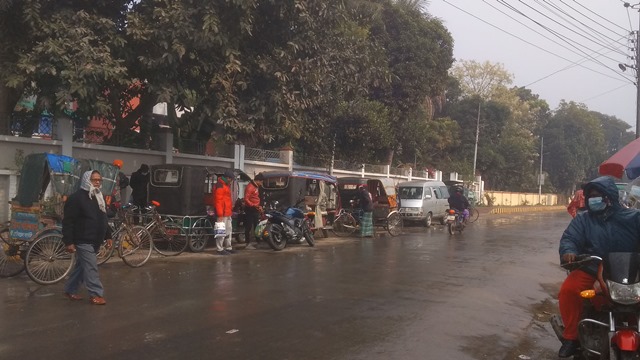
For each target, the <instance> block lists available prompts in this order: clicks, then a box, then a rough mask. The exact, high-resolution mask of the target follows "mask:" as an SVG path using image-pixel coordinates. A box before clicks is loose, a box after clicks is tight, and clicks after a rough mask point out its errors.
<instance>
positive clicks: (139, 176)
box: [129, 164, 150, 209]
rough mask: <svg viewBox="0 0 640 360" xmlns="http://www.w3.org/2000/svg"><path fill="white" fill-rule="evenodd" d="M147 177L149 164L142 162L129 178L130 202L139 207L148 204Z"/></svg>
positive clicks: (141, 207) (148, 176)
mask: <svg viewBox="0 0 640 360" xmlns="http://www.w3.org/2000/svg"><path fill="white" fill-rule="evenodd" d="M149 178H150V175H149V165H147V164H142V165H140V168H139V169H138V170H136V171H135V172H134V173H133V174H131V180H129V186H131V190H132V191H131V199H132V202H133V204H134V205H136V206H137V207H139V208H140V209H143V208H144V207H145V206H147V205H148V204H149V199H148V197H149V191H148V190H149V189H148V187H149Z"/></svg>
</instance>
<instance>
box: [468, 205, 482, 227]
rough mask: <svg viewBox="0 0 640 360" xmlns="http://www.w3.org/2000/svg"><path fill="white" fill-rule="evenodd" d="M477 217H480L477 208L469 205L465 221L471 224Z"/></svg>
mask: <svg viewBox="0 0 640 360" xmlns="http://www.w3.org/2000/svg"><path fill="white" fill-rule="evenodd" d="M478 217H480V212H479V211H478V209H476V208H475V207H469V218H468V219H467V222H468V223H470V224H471V223H473V222H475V221H476V220H478Z"/></svg>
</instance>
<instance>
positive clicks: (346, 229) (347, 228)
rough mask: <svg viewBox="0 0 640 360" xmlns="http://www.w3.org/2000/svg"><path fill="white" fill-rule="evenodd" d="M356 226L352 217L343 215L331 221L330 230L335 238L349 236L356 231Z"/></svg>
mask: <svg viewBox="0 0 640 360" xmlns="http://www.w3.org/2000/svg"><path fill="white" fill-rule="evenodd" d="M357 226H358V224H357V223H356V219H355V218H354V217H353V215H351V214H348V213H345V214H342V215H340V216H338V217H337V218H336V219H335V220H334V221H333V227H332V230H333V233H334V234H336V236H340V237H343V236H350V235H351V234H353V233H354V232H355V231H356V228H357Z"/></svg>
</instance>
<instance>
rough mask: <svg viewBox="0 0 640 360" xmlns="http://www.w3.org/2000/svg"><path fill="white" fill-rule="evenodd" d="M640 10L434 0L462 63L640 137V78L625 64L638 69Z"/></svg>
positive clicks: (559, 1) (535, 1) (515, 0)
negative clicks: (639, 132) (581, 107)
mask: <svg viewBox="0 0 640 360" xmlns="http://www.w3.org/2000/svg"><path fill="white" fill-rule="evenodd" d="M636 1H640V0H636ZM631 4H632V5H633V4H636V2H632V3H631ZM454 6H456V7H458V8H459V9H458V8H456V7H454ZM508 6H511V7H512V8H515V9H516V10H517V11H519V12H521V13H524V15H526V17H525V16H523V15H521V14H520V13H518V12H516V11H514V10H513V9H512V8H510V7H508ZM637 7H638V6H636V9H633V8H625V6H624V2H623V1H622V0H502V1H501V0H431V1H429V3H428V6H427V11H428V12H429V13H430V14H431V15H433V16H435V17H437V18H440V19H441V20H442V21H443V22H444V25H445V26H446V27H447V28H448V29H449V31H450V32H451V34H452V36H453V39H454V42H455V43H454V56H455V58H456V59H460V60H476V61H481V62H483V61H486V60H487V61H491V62H499V63H502V64H503V65H504V67H505V68H506V69H507V70H508V71H509V72H511V73H512V74H513V75H514V83H513V85H515V86H526V87H527V88H529V89H531V90H532V91H533V92H534V93H537V94H538V95H540V98H542V99H544V100H546V101H547V102H548V103H549V106H550V107H551V109H555V108H556V107H557V106H558V103H559V102H560V100H562V99H564V100H567V101H576V102H582V103H584V104H586V105H587V107H588V108H589V109H590V110H594V111H598V112H601V113H604V114H607V115H614V116H616V117H618V118H619V119H621V120H623V121H625V122H627V123H629V124H630V125H631V126H632V128H631V129H630V130H631V131H635V124H636V87H635V85H634V81H635V76H636V75H635V71H634V70H633V69H627V71H626V72H624V73H623V72H622V71H621V70H620V68H619V67H618V64H619V63H623V64H632V65H633V64H634V63H635V58H634V59H631V56H632V50H631V47H633V46H634V44H633V43H630V42H629V39H635V33H634V34H633V36H629V33H630V31H631V30H633V31H636V30H638V9H637ZM460 9H462V10H464V11H466V12H468V13H470V14H472V15H469V14H467V13H465V12H463V11H462V10H460ZM505 13H506V14H505ZM474 16H475V17H474ZM527 17H528V18H527ZM529 18H530V19H529ZM531 19H533V20H534V21H535V22H534V21H532V20H531ZM536 22H538V23H540V24H542V25H543V26H545V27H547V28H549V29H550V30H551V31H549V30H546V29H545V28H543V27H542V26H540V25H538V24H536ZM489 24H491V25H489ZM527 27H528V28H527ZM498 28H500V29H501V30H499V29H498ZM507 32H508V33H510V34H512V35H513V36H512V35H509V34H507ZM554 33H555V34H554ZM514 36H517V37H519V38H520V39H518V38H516V37H514ZM527 42H529V43H527ZM589 56H591V57H592V58H595V59H590V58H589ZM575 63H579V64H580V65H583V66H585V67H588V68H589V69H591V70H589V69H586V68H584V67H582V66H580V65H575ZM567 67H569V68H567ZM565 68H567V69H565ZM563 69H564V70H563ZM559 70H560V71H559ZM556 71H559V72H558V73H556V74H554V75H551V76H549V75H550V74H552V73H554V72H556ZM625 75H626V77H627V78H625V77H624V76H625ZM546 76H549V77H547V78H545V77H546ZM543 78H544V79H543Z"/></svg>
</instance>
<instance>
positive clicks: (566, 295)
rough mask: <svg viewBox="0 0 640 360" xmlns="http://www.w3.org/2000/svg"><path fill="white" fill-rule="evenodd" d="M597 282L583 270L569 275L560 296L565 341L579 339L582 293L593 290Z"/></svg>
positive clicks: (561, 288)
mask: <svg viewBox="0 0 640 360" xmlns="http://www.w3.org/2000/svg"><path fill="white" fill-rule="evenodd" d="M595 281H596V278H595V277H594V276H591V275H589V274H587V273H586V272H584V271H582V270H574V271H572V272H570V273H569V275H567V278H566V279H565V280H564V282H563V283H562V286H561V287H560V293H559V294H558V306H559V307H560V316H561V317H562V322H563V323H564V332H563V333H562V337H563V338H565V340H577V339H578V322H579V321H580V314H581V313H582V307H583V305H584V299H583V298H582V297H580V292H581V291H583V290H589V289H593V283H594V282H595Z"/></svg>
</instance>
